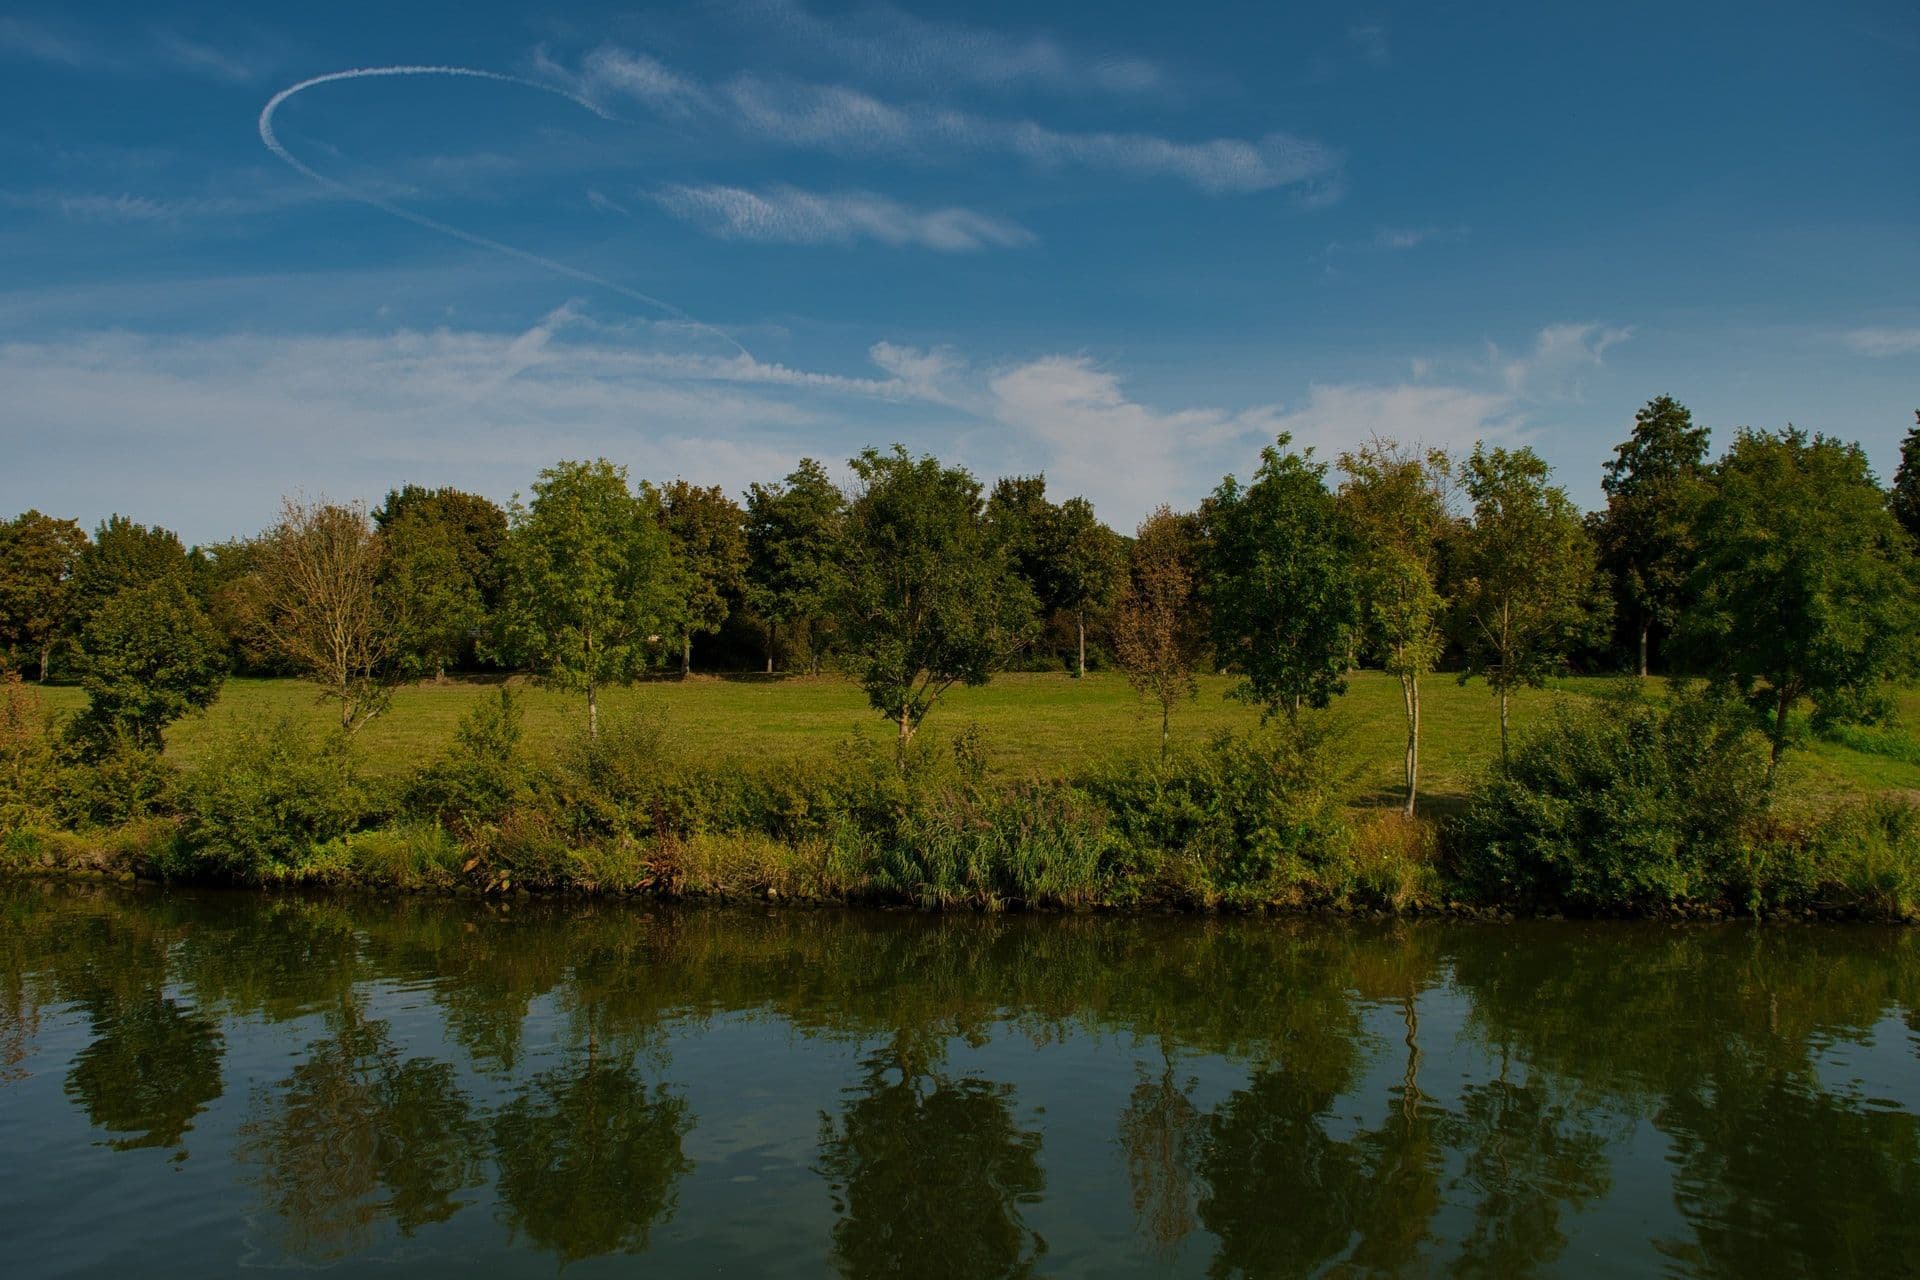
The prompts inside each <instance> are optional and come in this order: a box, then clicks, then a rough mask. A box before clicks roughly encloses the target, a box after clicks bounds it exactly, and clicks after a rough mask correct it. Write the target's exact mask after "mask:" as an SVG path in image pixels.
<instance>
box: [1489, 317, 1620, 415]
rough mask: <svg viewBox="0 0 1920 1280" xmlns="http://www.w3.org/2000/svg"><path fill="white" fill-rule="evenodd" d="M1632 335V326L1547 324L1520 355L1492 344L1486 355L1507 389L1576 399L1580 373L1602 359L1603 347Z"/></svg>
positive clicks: (1579, 387)
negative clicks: (1495, 367)
mask: <svg viewBox="0 0 1920 1280" xmlns="http://www.w3.org/2000/svg"><path fill="white" fill-rule="evenodd" d="M1632 336H1633V327H1632V326H1631V325H1627V326H1610V325H1603V324H1599V323H1597V322H1593V321H1588V322H1585V323H1579V322H1575V323H1561V324H1550V325H1548V326H1546V327H1545V328H1543V329H1541V330H1540V332H1539V333H1538V334H1537V335H1536V336H1535V337H1534V341H1533V349H1532V350H1531V351H1530V352H1529V353H1528V354H1526V355H1524V356H1515V357H1508V356H1505V355H1503V354H1502V352H1501V351H1500V348H1499V347H1497V346H1495V345H1494V344H1492V343H1488V344H1487V355H1488V359H1489V361H1490V362H1491V363H1493V364H1494V365H1496V366H1497V367H1498V368H1499V370H1500V374H1501V377H1502V379H1503V381H1504V382H1505V384H1506V387H1507V390H1508V391H1510V392H1513V393H1515V394H1522V393H1524V394H1527V395H1532V396H1536V397H1557V398H1563V399H1578V398H1579V396H1580V394H1581V375H1582V374H1583V373H1584V372H1585V371H1586V370H1589V369H1597V368H1599V367H1600V366H1601V365H1603V364H1604V363H1605V362H1606V359H1605V358H1606V354H1607V350H1608V348H1610V347H1614V346H1617V345H1618V344H1620V343H1622V342H1625V341H1626V340H1627V339H1629V338H1631V337H1632Z"/></svg>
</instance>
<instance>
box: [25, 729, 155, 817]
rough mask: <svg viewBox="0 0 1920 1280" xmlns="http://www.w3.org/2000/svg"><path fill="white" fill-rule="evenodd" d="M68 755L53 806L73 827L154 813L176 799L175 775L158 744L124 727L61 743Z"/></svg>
mask: <svg viewBox="0 0 1920 1280" xmlns="http://www.w3.org/2000/svg"><path fill="white" fill-rule="evenodd" d="M62 755H63V756H65V757H66V759H65V762H64V765H63V767H62V769H61V772H60V787H59V793H58V798H57V800H56V801H55V804H54V811H55V813H56V814H58V816H59V819H60V821H61V823H63V824H64V825H66V826H68V827H71V828H75V829H97V828H105V827H117V826H119V825H120V824H121V823H125V822H138V821H141V820H142V819H145V818H150V817H153V816H154V815H156V814H163V813H169V812H171V811H172V808H173V804H174V788H175V783H176V780H177V775H176V774H175V772H174V768H173V766H172V765H171V764H169V763H168V762H167V761H166V760H165V759H163V758H162V757H161V755H160V751H159V749H158V748H156V747H152V746H149V745H147V744H146V743H145V742H144V741H142V740H141V739H139V738H137V737H135V736H134V735H133V734H131V733H129V732H127V731H126V730H125V729H118V728H112V727H109V728H107V729H105V730H104V731H102V732H100V733H98V734H97V735H95V736H93V737H92V738H91V739H90V740H89V741H88V742H87V743H86V745H85V747H84V749H79V748H77V747H76V746H75V744H73V743H72V742H68V743H65V744H63V750H62Z"/></svg>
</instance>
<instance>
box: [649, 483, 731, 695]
mask: <svg viewBox="0 0 1920 1280" xmlns="http://www.w3.org/2000/svg"><path fill="white" fill-rule="evenodd" d="M659 498H660V513H661V523H662V524H663V525H664V526H665V528H666V531H667V540H668V542H669V543H670V544H671V546H672V548H673V559H674V563H675V565H676V567H677V568H678V570H679V583H680V591H681V599H680V609H679V614H680V626H681V644H680V671H681V674H682V675H684V674H686V673H687V672H689V671H691V670H692V668H693V637H694V635H696V634H699V635H711V634H713V633H714V632H716V631H718V630H719V629H720V627H721V625H722V624H723V623H725V622H726V620H727V612H728V602H729V601H730V600H733V599H735V598H737V597H738V596H739V594H740V593H741V592H742V591H743V590H745V588H746V572H747V527H746V521H747V514H746V512H744V511H742V510H741V509H740V504H739V503H737V502H735V501H734V500H733V499H732V498H729V497H728V496H727V495H726V492H725V490H723V489H721V488H720V487H719V486H718V485H714V486H711V487H708V488H702V487H700V486H699V485H694V484H689V483H687V482H686V481H685V480H675V481H673V482H672V483H671V484H668V485H665V486H663V487H662V488H661V489H660V490H659Z"/></svg>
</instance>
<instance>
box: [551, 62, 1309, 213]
mask: <svg viewBox="0 0 1920 1280" xmlns="http://www.w3.org/2000/svg"><path fill="white" fill-rule="evenodd" d="M614 69H618V70H614ZM539 70H540V71H541V72H542V73H543V74H545V75H547V76H549V77H550V78H559V79H561V80H562V81H563V82H564V83H565V84H566V85H567V87H568V90H569V91H570V92H573V93H578V94H581V95H583V96H585V97H587V98H589V99H591V100H594V101H596V102H602V101H613V100H617V99H621V98H625V99H628V100H632V101H636V102H639V103H641V104H642V105H645V106H648V107H652V108H655V109H660V110H667V111H670V112H671V113H672V114H676V115H681V116H687V115H704V116H707V117H709V118H712V119H714V120H716V121H718V122H720V123H722V124H724V125H725V126H727V127H730V128H732V129H734V130H735V131H737V132H739V133H742V134H744V135H746V136H748V137H751V138H754V139H757V140H761V141H769V142H777V143H781V144H784V145H787V146H792V147H801V148H810V149H815V150H824V151H830V152H835V153H839V154H874V153H890V154H912V155H916V156H920V157H925V158H938V157H941V156H943V155H948V154H951V153H953V152H956V151H966V152H987V153H998V154H1004V155H1010V156H1013V157H1016V158H1018V159H1020V160H1023V161H1025V162H1026V163H1028V164H1029V165H1031V166H1033V167H1035V168H1039V169H1068V168H1072V169H1085V170H1092V171H1097V172H1105V173H1114V174H1120V175H1124V176H1129V177H1136V178H1170V179H1174V180H1178V181H1183V182H1186V183H1188V184H1190V185H1192V186H1195V187H1197V188H1199V189H1200V190H1203V191H1208V192H1213V193H1222V194H1224V193H1245V192H1255V191H1268V190H1273V189H1275V188H1281V187H1296V188H1298V189H1299V194H1300V196H1301V198H1302V200H1303V201H1304V202H1306V203H1309V204H1314V205H1322V204H1327V203H1331V202H1332V201H1334V200H1337V199H1338V198H1339V195H1340V194H1341V192H1342V191H1343V190H1344V184H1343V183H1342V181H1341V175H1340V169H1341V164H1342V157H1341V155H1340V153H1339V152H1338V151H1336V150H1335V149H1333V148H1331V147H1329V146H1327V145H1325V144H1323V143H1320V142H1317V141H1314V140H1312V139H1310V138H1303V137H1299V136H1297V135H1294V134H1291V133H1286V132H1282V131H1273V132H1269V133H1266V134H1264V135H1262V136H1260V137H1258V138H1206V139H1198V140H1184V139H1176V138H1169V137H1165V136H1162V135H1160V134H1154V133H1139V132H1119V131H1100V130H1093V131H1074V130H1061V129H1055V128H1052V127H1050V126H1048V125H1045V124H1042V123H1040V122H1038V121H1036V120H1031V119H1014V118H1007V117H1001V116H993V115H985V114H981V113H978V112H974V111H968V110H962V109H958V108H953V107H948V106H941V105H932V104H928V103H920V102H915V103H895V102H889V101H886V100H884V99H881V98H879V97H876V96H874V95H873V94H871V93H868V92H866V91H864V90H862V89H858V88H854V87H852V86H849V85H842V84H812V83H804V82H799V81H790V80H782V79H772V78H768V77H764V76H760V75H756V74H753V73H741V74H739V75H735V76H733V77H731V78H729V79H727V80H726V81H724V82H722V83H720V84H719V85H717V86H713V87H708V86H705V85H702V84H699V83H697V82H695V81H693V80H692V79H690V78H689V77H686V76H683V75H680V74H679V73H676V72H673V71H670V70H669V69H668V68H666V67H665V66H663V65H662V64H661V63H659V62H658V61H657V60H655V59H653V58H651V57H648V56H647V55H644V54H635V53H631V52H628V51H625V50H618V49H612V48H602V49H599V50H596V51H595V52H593V53H591V54H589V55H588V56H587V58H586V59H585V60H584V61H583V62H582V64H581V69H580V70H579V71H578V72H568V71H566V70H565V69H564V68H563V67H560V66H559V65H558V64H557V63H555V62H553V61H552V60H551V59H545V60H544V61H543V62H542V63H541V64H540V67H539ZM663 103H664V104H666V105H665V106H664V107H663V106H661V104H663Z"/></svg>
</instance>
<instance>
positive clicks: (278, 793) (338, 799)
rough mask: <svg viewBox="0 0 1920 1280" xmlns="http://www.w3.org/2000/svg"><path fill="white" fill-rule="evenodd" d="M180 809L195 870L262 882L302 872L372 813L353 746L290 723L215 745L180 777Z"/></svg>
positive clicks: (231, 735)
mask: <svg viewBox="0 0 1920 1280" xmlns="http://www.w3.org/2000/svg"><path fill="white" fill-rule="evenodd" d="M180 807H181V812H182V818H183V822H182V828H181V838H182V842H183V844H184V846H185V849H186V851H187V853H188V854H189V856H190V857H191V858H192V859H193V862H192V864H191V865H192V866H193V867H194V868H195V869H196V870H204V871H208V872H212V873H215V874H219V875H227V876H232V877H235V878H237V879H243V880H256V881H258V880H266V879H271V878H277V877H282V876H284V875H285V874H286V873H288V872H292V871H298V870H299V869H300V868H301V867H302V865H303V864H304V863H306V862H307V861H308V860H309V859H310V858H311V857H312V856H313V855H314V852H315V851H316V850H317V849H319V848H320V847H321V846H323V845H325V844H326V843H327V842H329V841H332V840H338V839H339V838H340V837H341V836H344V835H345V834H346V833H347V832H349V831H351V830H353V829H354V828H355V827H356V826H357V825H359V824H360V823H361V822H362V821H363V820H364V819H365V818H366V817H367V816H368V810H369V807H370V806H369V804H368V796H367V792H366V789H365V788H364V787H363V785H362V784H361V782H360V779H359V777H358V776H357V771H356V769H355V759H354V756H353V752H352V746H351V740H350V739H348V738H347V737H346V736H345V735H344V734H336V733H329V734H326V735H324V736H321V737H319V738H316V737H315V736H314V735H313V734H311V733H309V732H308V731H307V730H306V729H305V728H304V727H302V726H301V725H300V724H299V723H298V722H296V721H293V720H291V719H288V720H282V721H280V722H279V723H278V724H275V725H272V726H270V727H266V728H252V727H250V728H239V729H230V730H228V731H227V732H225V733H223V734H221V735H219V736H218V737H216V738H215V740H214V742H213V743H212V744H211V745H210V747H209V748H208V749H207V750H206V752H205V753H204V754H203V755H202V756H201V757H200V759H199V760H198V761H196V762H195V764H194V765H193V767H192V768H190V769H188V770H187V771H186V772H185V773H183V774H182V775H181V778H180ZM176 870H177V868H176Z"/></svg>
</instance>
